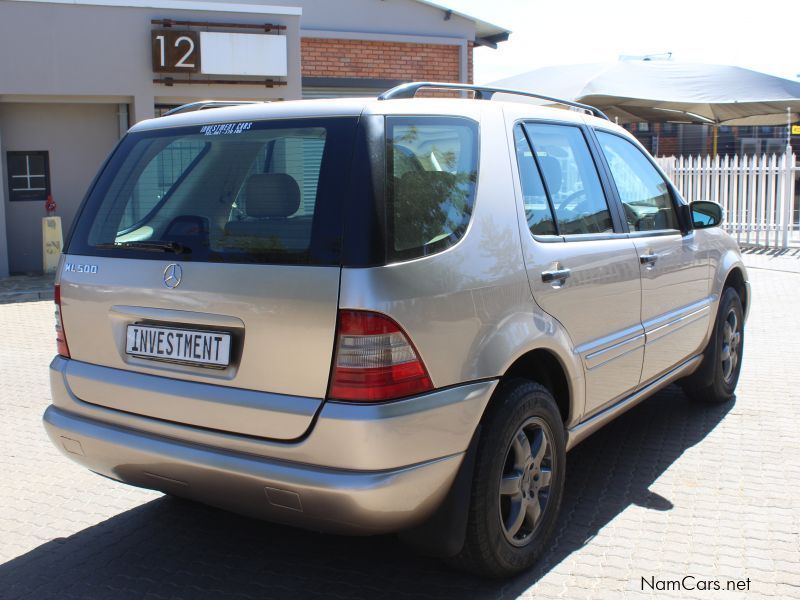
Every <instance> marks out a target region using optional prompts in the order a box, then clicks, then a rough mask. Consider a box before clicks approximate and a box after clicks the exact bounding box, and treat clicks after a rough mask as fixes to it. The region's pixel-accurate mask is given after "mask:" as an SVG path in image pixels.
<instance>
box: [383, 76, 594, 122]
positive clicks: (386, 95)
mask: <svg viewBox="0 0 800 600" xmlns="http://www.w3.org/2000/svg"><path fill="white" fill-rule="evenodd" d="M423 88H434V89H445V90H463V91H471V92H475V99H476V100H491V99H492V96H494V95H495V94H513V95H515V96H527V97H529V98H536V99H537V100H545V101H547V102H552V103H554V104H564V105H566V106H571V107H573V108H579V109H581V110H585V111H586V112H588V113H591V114H593V115H594V116H595V117H600V118H601V119H605V120H606V121H610V119H609V118H608V115H606V114H605V113H604V112H603V111H602V110H600V109H599V108H595V107H594V106H589V105H588V104H581V103H580V102H573V101H572V100H562V99H560V98H552V97H550V96H544V95H542V94H534V93H532V92H523V91H520V90H509V89H505V88H493V87H484V86H482V85H471V84H468V83H438V82H433V81H422V82H413V83H403V84H401V85H398V86H397V87H393V88H392V89H390V90H387V91H385V92H383V93H382V94H381V95H380V96H378V100H395V99H398V98H413V97H414V96H416V94H417V92H418V91H419V90H421V89H423Z"/></svg>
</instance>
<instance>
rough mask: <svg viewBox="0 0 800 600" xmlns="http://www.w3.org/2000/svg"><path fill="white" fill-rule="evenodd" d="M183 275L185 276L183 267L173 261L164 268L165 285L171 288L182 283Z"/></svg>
mask: <svg viewBox="0 0 800 600" xmlns="http://www.w3.org/2000/svg"><path fill="white" fill-rule="evenodd" d="M181 277H183V269H181V266H180V265H177V264H175V263H172V264H171V265H167V268H166V269H164V285H165V286H167V287H168V288H170V289H172V288H176V287H178V286H179V285H180V283H181Z"/></svg>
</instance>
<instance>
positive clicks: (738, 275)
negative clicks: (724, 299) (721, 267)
mask: <svg viewBox="0 0 800 600" xmlns="http://www.w3.org/2000/svg"><path fill="white" fill-rule="evenodd" d="M728 287H732V288H733V289H735V290H736V293H737V294H739V299H740V300H741V301H742V310H743V312H744V314H747V311H748V308H749V306H750V291H749V289H748V285H747V280H746V279H745V273H744V269H743V268H742V267H741V266H739V265H734V266H733V267H732V268H731V269H730V270H729V271H728V274H727V276H726V277H725V282H724V283H723V284H722V290H724V289H725V288H728Z"/></svg>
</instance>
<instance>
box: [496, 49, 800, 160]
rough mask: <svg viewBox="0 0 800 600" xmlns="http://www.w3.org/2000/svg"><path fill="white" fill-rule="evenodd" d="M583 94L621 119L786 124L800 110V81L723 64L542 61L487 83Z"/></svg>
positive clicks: (561, 95)
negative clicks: (546, 63)
mask: <svg viewBox="0 0 800 600" xmlns="http://www.w3.org/2000/svg"><path fill="white" fill-rule="evenodd" d="M489 85H491V86H495V87H504V88H513V89H520V90H525V91H531V92H537V93H541V94H546V95H548V96H554V97H558V98H564V99H568V100H577V101H579V102H583V103H585V104H591V105H592V106H596V107H597V108H599V109H601V110H603V111H604V112H605V113H606V114H608V115H609V116H610V117H611V118H612V119H613V118H615V117H616V118H617V119H618V120H619V121H620V122H621V123H631V122H635V121H684V122H686V121H688V122H694V123H707V124H709V125H713V126H714V134H715V135H714V142H715V144H714V145H715V148H714V152H715V153H716V131H717V127H718V126H719V125H744V126H747V125H783V124H787V122H793V121H795V120H797V119H798V118H799V117H798V113H800V82H796V81H791V80H789V79H783V78H781V77H775V76H772V75H768V74H766V73H760V72H758V71H751V70H750V69H744V68H741V67H732V66H725V65H709V64H701V63H681V62H674V61H669V60H667V61H664V60H660V61H656V60H654V61H646V60H622V61H619V62H614V63H596V64H583V65H565V66H553V67H543V68H541V69H536V70H534V71H530V72H528V73H522V74H521V75H516V76H514V77H509V78H507V79H501V80H499V81H495V82H492V83H491V84H489Z"/></svg>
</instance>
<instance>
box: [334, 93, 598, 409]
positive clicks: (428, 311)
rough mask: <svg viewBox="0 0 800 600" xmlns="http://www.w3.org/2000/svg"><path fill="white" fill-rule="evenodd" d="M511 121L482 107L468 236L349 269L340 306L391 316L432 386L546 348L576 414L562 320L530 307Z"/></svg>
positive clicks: (577, 374) (579, 397) (493, 371)
mask: <svg viewBox="0 0 800 600" xmlns="http://www.w3.org/2000/svg"><path fill="white" fill-rule="evenodd" d="M505 127H506V125H505V122H504V119H503V116H502V112H501V111H500V110H499V109H497V108H495V107H491V109H487V110H485V111H484V112H483V113H482V115H481V144H480V161H481V162H480V167H479V173H478V187H477V195H476V202H475V207H474V212H473V217H472V221H471V223H470V226H469V228H468V230H467V233H466V235H465V236H464V237H463V238H462V240H461V241H459V243H457V244H456V245H455V246H453V247H451V248H449V249H447V250H445V251H444V252H441V253H439V254H435V255H432V256H429V257H424V258H420V259H416V260H411V261H406V262H400V263H395V264H391V265H388V266H385V267H376V268H366V269H348V268H345V269H343V270H342V283H341V295H340V301H339V305H340V308H343V309H348V308H349V309H362V310H373V311H378V312H381V313H385V314H388V315H389V316H391V317H392V318H393V319H395V320H396V321H397V322H398V323H399V324H400V325H401V326H402V327H403V329H404V330H405V331H406V332H407V333H408V334H409V336H410V338H411V340H412V341H413V343H414V345H415V346H416V348H417V350H418V351H419V353H420V355H421V357H422V359H423V361H424V362H425V365H426V367H427V368H428V371H429V373H430V375H431V378H432V380H433V383H434V385H435V386H436V387H446V386H451V385H456V384H459V383H463V382H467V381H474V380H478V379H485V378H494V377H498V376H501V375H502V374H503V373H504V372H505V371H506V370H507V369H508V368H509V367H510V366H511V364H513V362H514V361H515V360H516V359H517V358H519V357H520V356H522V355H523V354H525V353H526V352H528V351H530V350H533V349H536V348H545V349H548V350H550V351H551V352H553V353H554V354H555V355H556V356H557V357H558V358H559V360H560V361H561V363H562V364H563V365H564V367H565V369H566V371H567V378H568V380H569V383H570V387H571V396H572V403H573V409H572V410H571V411H570V413H571V415H574V414H575V413H576V412H578V411H576V410H575V407H576V406H577V407H580V409H582V407H583V392H584V387H583V373H582V369H581V367H580V364H579V363H578V362H577V360H576V357H575V355H574V353H573V352H572V348H571V342H570V340H569V338H568V337H567V336H566V334H565V333H564V332H563V329H562V328H561V326H560V325H559V324H558V323H557V322H556V321H555V320H554V319H552V318H551V317H549V316H548V315H546V314H544V313H542V312H540V311H536V310H534V307H535V304H534V302H533V297H532V295H531V291H530V286H529V284H528V278H527V274H526V271H525V266H524V264H523V261H522V251H521V246H520V238H519V228H518V226H517V213H516V207H515V195H514V187H513V181H512V177H513V174H512V171H511V165H510V156H509V153H508V146H507V139H506V134H505Z"/></svg>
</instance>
